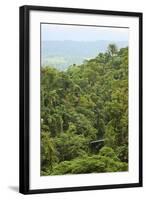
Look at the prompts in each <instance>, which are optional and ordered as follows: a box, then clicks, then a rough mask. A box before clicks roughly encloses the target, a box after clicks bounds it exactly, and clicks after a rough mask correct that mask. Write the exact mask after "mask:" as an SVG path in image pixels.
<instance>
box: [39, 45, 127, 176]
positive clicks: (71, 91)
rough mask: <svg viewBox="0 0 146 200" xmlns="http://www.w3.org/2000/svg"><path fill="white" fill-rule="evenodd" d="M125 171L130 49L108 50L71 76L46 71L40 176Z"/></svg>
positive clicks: (69, 72) (73, 70)
mask: <svg viewBox="0 0 146 200" xmlns="http://www.w3.org/2000/svg"><path fill="white" fill-rule="evenodd" d="M99 139H104V145H103V147H102V148H101V149H100V150H98V149H96V148H91V142H92V141H97V140H99ZM127 170H128V48H122V49H120V50H117V48H116V47H115V46H114V45H109V47H108V50H107V52H106V53H100V54H99V55H98V56H97V57H96V58H94V59H90V60H86V61H85V62H84V63H83V64H82V65H79V66H77V65H73V66H70V67H69V68H68V70H67V71H59V70H57V69H55V68H52V67H49V66H48V67H45V68H43V67H42V68H41V174H42V175H58V174H79V173H94V172H116V171H127Z"/></svg>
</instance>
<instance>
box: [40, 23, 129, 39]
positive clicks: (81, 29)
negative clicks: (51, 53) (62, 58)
mask: <svg viewBox="0 0 146 200" xmlns="http://www.w3.org/2000/svg"><path fill="white" fill-rule="evenodd" d="M128 35H129V29H127V28H111V27H110V28H109V27H91V26H73V25H55V24H41V37H42V38H41V40H43V41H44V40H61V41H62V40H74V41H97V40H110V41H128Z"/></svg>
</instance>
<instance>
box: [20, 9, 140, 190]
mask: <svg viewBox="0 0 146 200" xmlns="http://www.w3.org/2000/svg"><path fill="white" fill-rule="evenodd" d="M31 10H36V11H45V12H52V11H56V12H65V13H84V14H97V15H99V14H102V15H112V16H127V17H138V18H139V182H138V183H129V184H114V185H97V186H81V187H68V188H51V189H49V188H48V189H34V190H31V189H30V188H29V177H30V174H29V159H30V157H29V152H30V148H29V127H30V116H29V110H30V102H29V92H30V80H29V59H30V56H29V42H30V38H29V17H30V11H31ZM142 18H143V17H142V13H138V12H123V11H107V10H90V9H79V8H63V7H44V6H28V5H27V6H22V7H20V24H19V27H20V122H19V124H20V134H19V138H20V143H19V144H20V146H19V147H20V148H19V155H20V158H19V159H20V162H19V165H20V166H19V167H20V168H19V169H20V174H19V177H20V178H19V191H20V193H22V194H36V193H52V192H67V191H82V190H98V189H114V188H130V187H141V186H142V177H143V176H142Z"/></svg>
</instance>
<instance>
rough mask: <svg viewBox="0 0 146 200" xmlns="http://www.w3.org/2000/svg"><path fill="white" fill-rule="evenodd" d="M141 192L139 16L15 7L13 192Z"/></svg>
mask: <svg viewBox="0 0 146 200" xmlns="http://www.w3.org/2000/svg"><path fill="white" fill-rule="evenodd" d="M140 186H142V13H136V12H121V11H104V10H89V9H75V8H57V7H41V6H22V7H20V192H21V193H23V194H33V193H45V192H65V191H79V190H97V189H108V188H124V187H140Z"/></svg>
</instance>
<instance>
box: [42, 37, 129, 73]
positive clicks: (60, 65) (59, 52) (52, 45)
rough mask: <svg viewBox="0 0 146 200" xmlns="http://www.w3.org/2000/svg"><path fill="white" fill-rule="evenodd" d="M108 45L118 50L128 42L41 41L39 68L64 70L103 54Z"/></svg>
mask: <svg viewBox="0 0 146 200" xmlns="http://www.w3.org/2000/svg"><path fill="white" fill-rule="evenodd" d="M110 43H114V44H116V45H117V47H118V48H123V47H126V46H128V41H116V42H115V41H108V40H99V41H72V40H64V41H42V43H41V66H47V65H49V66H53V67H56V68H57V69H60V70H65V69H66V68H67V67H68V66H70V65H72V64H81V63H82V62H83V61H84V60H85V59H89V58H92V57H95V56H97V55H98V54H99V53H100V52H105V51H106V50H107V47H108V45H109V44H110Z"/></svg>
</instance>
